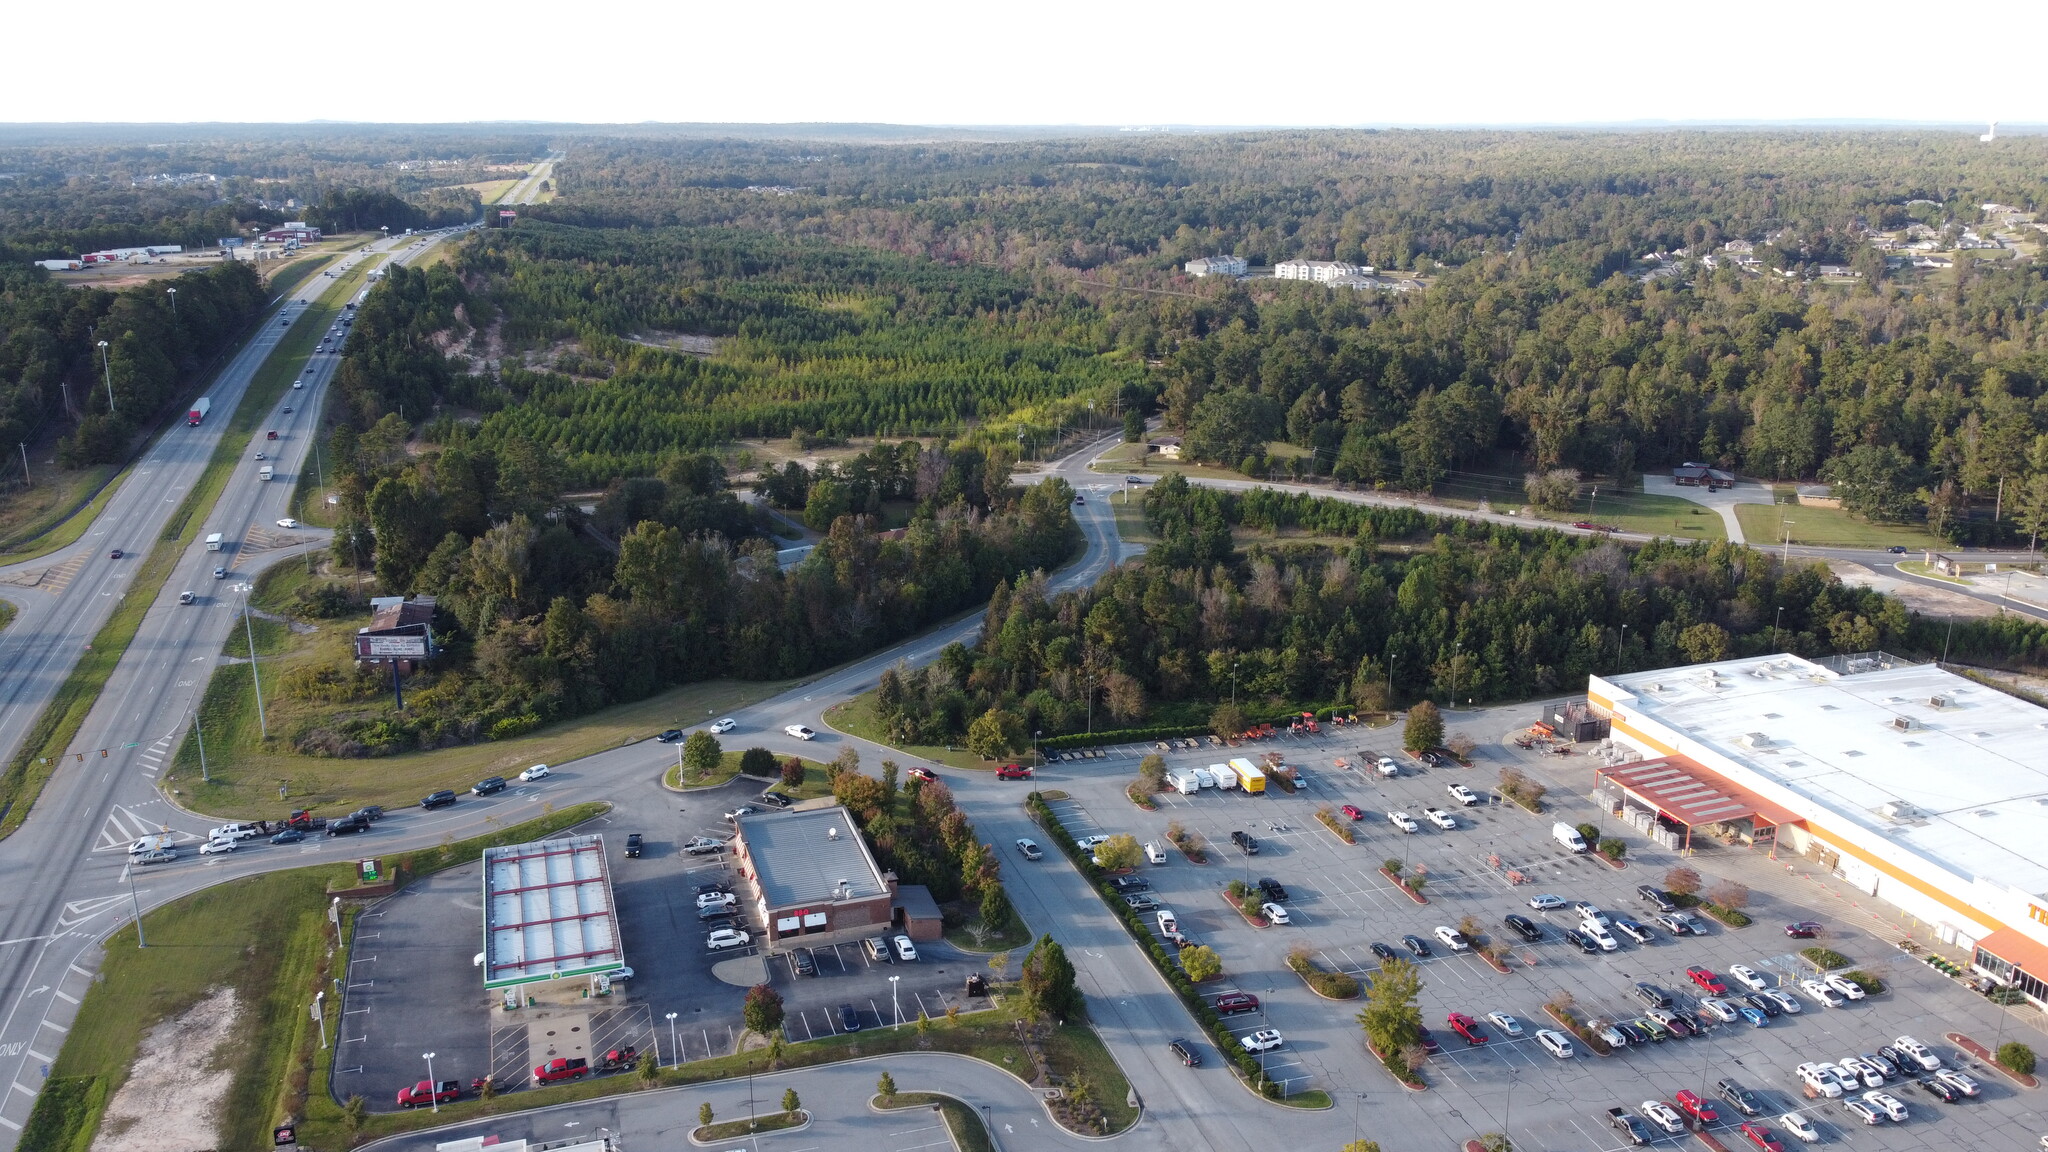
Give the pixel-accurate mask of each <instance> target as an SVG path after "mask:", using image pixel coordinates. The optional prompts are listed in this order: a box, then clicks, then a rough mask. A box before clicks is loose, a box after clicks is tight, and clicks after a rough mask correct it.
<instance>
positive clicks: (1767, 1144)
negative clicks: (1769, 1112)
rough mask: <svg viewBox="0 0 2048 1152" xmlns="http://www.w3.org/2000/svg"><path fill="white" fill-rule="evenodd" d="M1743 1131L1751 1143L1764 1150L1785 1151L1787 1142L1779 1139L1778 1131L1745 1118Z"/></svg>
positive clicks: (1770, 1151) (1772, 1151)
mask: <svg viewBox="0 0 2048 1152" xmlns="http://www.w3.org/2000/svg"><path fill="white" fill-rule="evenodd" d="M1741 1131H1742V1134H1743V1135H1744V1136H1746V1137H1748V1138H1749V1142H1750V1143H1751V1144H1754V1145H1756V1146H1757V1147H1758V1148H1761V1149H1763V1152H1785V1142H1784V1141H1783V1140H1780V1139H1778V1134H1777V1133H1776V1132H1773V1131H1771V1130H1770V1129H1769V1128H1766V1127H1764V1126H1763V1125H1761V1124H1758V1123H1755V1122H1753V1121H1749V1120H1744V1121H1743V1122H1742V1129H1741Z"/></svg>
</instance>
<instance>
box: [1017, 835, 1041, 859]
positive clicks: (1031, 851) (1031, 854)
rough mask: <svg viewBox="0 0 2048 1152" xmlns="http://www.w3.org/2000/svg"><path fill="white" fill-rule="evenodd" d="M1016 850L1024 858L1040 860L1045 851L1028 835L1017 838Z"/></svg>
mask: <svg viewBox="0 0 2048 1152" xmlns="http://www.w3.org/2000/svg"><path fill="white" fill-rule="evenodd" d="M1017 852H1018V854H1019V855H1021V856H1023V857H1024V858H1025V859H1026V860H1040V859H1043V858H1044V857H1045V853H1044V852H1043V851H1041V850H1040V849H1039V847H1038V844H1037V843H1036V842H1035V841H1033V840H1031V839H1029V838H1028V837H1019V838H1018V840H1017Z"/></svg>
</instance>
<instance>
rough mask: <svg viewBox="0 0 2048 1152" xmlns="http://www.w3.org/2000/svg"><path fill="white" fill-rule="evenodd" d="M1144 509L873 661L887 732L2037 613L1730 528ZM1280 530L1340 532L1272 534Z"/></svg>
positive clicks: (1237, 505) (1993, 635) (1044, 723)
mask: <svg viewBox="0 0 2048 1152" xmlns="http://www.w3.org/2000/svg"><path fill="white" fill-rule="evenodd" d="M1145 511H1146V516H1147V518H1148V520H1149V522H1150V523H1151V525H1152V526H1153V528H1154V530H1155V531H1156V532H1157V533H1158V534H1159V536H1160V537H1161V539H1162V541H1163V542H1162V543H1161V544H1160V545H1158V546H1156V547H1154V548H1152V549H1151V550H1150V551H1149V552H1148V554H1147V555H1146V557H1145V558H1144V559H1143V560H1139V561H1133V562H1130V563H1127V564H1124V565H1121V566H1119V567H1118V568H1116V569H1114V570H1113V571H1111V572H1109V573H1107V574H1105V575H1104V576H1103V577H1102V579H1101V580H1099V581H1098V582H1097V583H1096V584H1095V585H1094V586H1093V587H1092V588H1087V589H1080V590H1075V591H1070V592H1063V593H1058V594H1053V593H1051V592H1050V591H1049V590H1048V588H1047V585H1046V583H1045V581H1044V580H1043V579H1042V578H1039V577H1036V576H1031V577H1025V578H1021V579H1019V580H1015V581H1005V582H1003V583H1001V584H999V585H997V587H996V588H995V591H994V593H993V595H992V596H991V597H990V600H989V604H988V608H987V611H986V613H985V617H984V622H983V628H982V636H983V639H982V641H981V643H980V644H979V646H977V647H974V648H968V647H965V646H962V645H952V646H949V647H948V648H947V649H946V650H945V651H943V652H942V653H941V654H940V656H939V658H938V659H937V660H936V661H935V662H934V663H932V664H931V665H929V666H926V667H923V668H915V669H913V668H906V667H899V668H894V669H890V670H888V671H887V672H885V673H884V675H883V677H882V679H881V681H880V684H879V687H878V689H877V693H876V709H877V713H878V715H879V718H880V719H881V721H882V723H883V724H884V725H885V726H886V728H887V730H888V733H889V735H890V738H891V739H893V740H898V741H903V742H909V743H920V744H938V743H959V742H961V741H963V740H968V739H972V738H974V737H976V736H978V735H981V734H982V733H981V732H978V731H977V730H976V725H978V724H979V725H982V726H983V729H985V730H989V731H996V732H1001V733H1003V734H1004V735H1003V738H1002V739H1001V740H1000V741H999V743H1000V744H1002V745H1004V746H1006V747H1007V748H1009V749H1011V750H1017V749H1021V748H1023V747H1026V746H1028V737H1029V734H1030V733H1031V732H1034V731H1035V732H1043V733H1044V734H1045V735H1046V736H1053V735H1057V734H1061V733H1068V732H1078V731H1083V730H1084V726H1088V725H1091V723H1092V726H1093V727H1094V728H1096V729H1102V728H1120V727H1131V726H1136V725H1139V724H1142V723H1147V722H1152V723H1161V722H1164V723H1189V724H1197V725H1199V724H1203V723H1206V722H1207V721H1208V719H1209V717H1210V715H1211V713H1212V711H1214V710H1215V709H1216V708H1218V707H1219V706H1222V705H1226V704H1229V703H1231V702H1232V701H1237V702H1239V703H1240V707H1242V708H1252V707H1256V708H1258V709H1260V710H1271V709H1275V708H1278V709H1282V710H1285V709H1298V708H1308V707H1321V706H1328V705H1335V706H1339V707H1357V708H1361V709H1370V710H1381V709H1386V708H1389V707H1398V706H1400V705H1402V704H1405V703H1407V702H1411V701H1415V700H1421V699H1432V700H1439V701H1449V700H1458V701H1461V702H1462V701H1471V702H1486V701H1492V700H1515V699H1527V698H1532V697H1539V696H1544V695H1548V694H1551V693H1556V692H1560V691H1575V690H1577V689H1578V688H1579V687H1580V686H1582V685H1583V684H1584V683H1585V678H1586V677H1587V675H1588V674H1592V673H1610V672H1615V671H1626V670H1630V669H1636V668H1655V667H1664V666H1670V665H1678V664H1688V663H1696V662H1704V661H1711V660H1721V659H1727V658H1731V657H1738V656H1742V655H1749V654H1764V653H1770V652H1779V651H1788V650H1789V651H1793V652H1798V653H1802V654H1807V655H1830V654H1835V653H1846V652H1861V651H1868V650H1871V649H1877V648H1885V649H1889V650H1892V651H1897V652H1904V653H1911V654H1922V655H1935V654H1939V653H1940V652H1941V651H1942V650H1943V647H1944V645H1952V646H1953V652H1954V654H1955V655H1957V656H1958V657H1960V658H1975V659H1986V660H1988V661H1990V662H1994V663H2001V664H2004V665H2006V666H2009V667H2038V666H2040V665H2041V664H2042V663H2043V662H2044V661H2048V629H2044V628H2042V627H2041V626H2040V625H2038V624H2035V623H2031V622H2022V621H2020V620H2018V619H2017V618H2007V619H2003V620H1999V621H1985V622H1978V623H1973V624H1963V625H1958V626H1957V627H1955V628H1954V629H1953V630H1952V631H1951V630H1950V629H1948V628H1947V627H1946V625H1945V623H1944V622H1940V621H1926V620H1922V619H1920V618H1918V617H1915V616H1912V615H1911V614H1909V613H1908V612H1907V611H1906V610H1905V607H1904V606H1903V605H1902V604H1900V602H1899V601H1897V600H1895V599H1891V598H1889V597H1886V596H1883V595H1881V594H1879V593H1877V592H1873V591H1870V590H1868V589H1861V588H1852V587H1847V586H1845V585H1843V584H1841V583H1840V582H1839V581H1838V580H1836V579H1835V578H1834V577H1832V576H1831V575H1829V574H1828V572H1827V570H1826V569H1825V568H1823V567H1819V566H1813V565H1794V566H1791V567H1789V568H1788V567H1785V566H1783V565H1781V564H1778V563H1776V562H1775V561H1774V560H1773V558H1772V557H1770V556H1768V555H1766V554H1764V553H1760V552H1756V551H1752V550H1750V549H1747V548H1744V547H1742V546H1740V545H1731V544H1726V543H1712V544H1709V543H1693V544H1681V543H1674V542H1671V541H1664V540H1659V541H1652V542H1649V543H1646V544H1641V545H1624V544H1620V543H1616V542H1613V541H1609V540H1601V539H1596V538H1590V537H1580V536H1567V535H1564V534H1562V533H1557V532H1551V531H1533V530H1523V529H1513V528H1505V527H1499V526H1494V525H1489V524H1484V523H1480V522H1475V521H1469V520H1454V519H1447V518H1441V517H1433V516H1426V515H1424V514H1422V513H1420V512H1416V511H1414V510H1412V509H1388V508H1377V507H1370V506H1366V505H1360V504H1351V503H1345V502H1342V501H1336V500H1329V499H1322V498H1314V497H1304V496H1298V495H1289V494H1284V493H1278V492H1273V491H1254V492H1248V493H1243V494H1237V493H1230V492H1222V491H1218V490H1215V489H1210V488H1197V487H1194V486H1192V485H1189V484H1187V483H1186V482H1185V481H1184V480H1182V479H1181V478H1179V477H1170V478H1168V479H1167V480H1165V481H1162V482H1161V483H1160V484H1158V485H1157V486H1155V487H1154V488H1153V489H1152V490H1151V492H1150V493H1148V495H1147V498H1146V506H1145ZM1297 532H1307V533H1313V534H1314V535H1315V536H1316V537H1318V538H1327V537H1330V536H1339V537H1348V538H1349V539H1350V540H1351V543H1350V544H1349V545H1348V546H1336V545H1329V544H1324V543H1308V542H1299V543H1297V542H1291V541H1290V539H1289V536H1290V535H1291V534H1294V533H1297ZM1240 533H1242V534H1245V536H1246V537H1247V538H1246V539H1245V540H1243V542H1241V543H1240V542H1239V540H1238V539H1237V535H1238V534H1240ZM1262 537H1263V538H1262ZM1091 709H1092V712H1091Z"/></svg>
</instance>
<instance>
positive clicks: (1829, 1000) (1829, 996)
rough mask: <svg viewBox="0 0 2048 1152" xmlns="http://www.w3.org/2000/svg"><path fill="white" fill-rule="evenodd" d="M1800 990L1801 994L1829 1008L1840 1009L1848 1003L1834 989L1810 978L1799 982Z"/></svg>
mask: <svg viewBox="0 0 2048 1152" xmlns="http://www.w3.org/2000/svg"><path fill="white" fill-rule="evenodd" d="M1799 990H1800V991H1801V992H1804V993H1806V994H1807V995H1808V996H1811V997H1813V998H1814V999H1815V1000H1818V1001H1820V1002H1821V1003H1822V1004H1823V1005H1825V1006H1827V1007H1829V1008H1840V1007H1841V1006H1842V1005H1843V1004H1845V1003H1847V1001H1845V1000H1843V999H1842V994H1841V993H1839V992H1837V991H1835V990H1834V989H1833V988H1830V987H1828V986H1827V985H1825V984H1823V983H1821V982H1820V981H1818V980H1814V979H1810V978H1809V979H1806V980H1801V981H1800V982H1799Z"/></svg>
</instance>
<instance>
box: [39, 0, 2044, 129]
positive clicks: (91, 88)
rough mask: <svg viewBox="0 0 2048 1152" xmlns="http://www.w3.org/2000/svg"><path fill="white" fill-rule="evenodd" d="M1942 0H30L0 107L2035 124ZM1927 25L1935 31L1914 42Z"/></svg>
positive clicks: (1264, 121) (2015, 65) (2018, 91)
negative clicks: (300, 2) (295, 1)
mask: <svg viewBox="0 0 2048 1152" xmlns="http://www.w3.org/2000/svg"><path fill="white" fill-rule="evenodd" d="M88 10H89V12H90V23H89V25H88V24H86V22H85V17H84V16H83V14H84V13H86V12H87V11H88ZM1941 12H1942V10H1941V9H1940V8H1938V7H1936V8H1928V7H1926V6H1924V5H1915V6H1913V7H1911V8H1908V7H1907V6H1905V5H1904V4H1902V3H1898V2H1896V0H1864V2H1858V3H1814V2H1809V0H1776V2H1770V3H1764V2H1757V0H1728V2H1715V3H1703V2H1701V0H1630V2H1627V3H1612V2H1606V0H1563V2H1561V3H1551V4H1540V3H1529V2H1528V0H1518V2H1515V3H1503V2H1497V0H1475V2H1460V0H1439V2H1436V3H1427V2H1416V0H1404V2H1401V3H1385V2H1383V0H1276V2H1268V3H1242V2H1239V3H1219V2H1217V0H1180V2H1171V3H1169V2H1164V0H1142V2H1119V0H1026V2H1016V0H1012V2H1010V3H993V4H991V3H962V2H960V0H950V2H945V3H940V2H935V0H869V2H867V3H849V2H847V0H834V2H830V3H821V2H818V0H773V2H768V0H722V2H720V3H713V4H706V3H703V2H702V0H682V2H681V3H675V2H666V3H663V2H653V0H649V2H641V3H630V2H625V0H576V2H574V3H560V2H559V0H558V2H555V3H550V4H546V5H541V4H537V3H533V2H532V0H511V2H509V3H503V4H499V5H488V4H486V5H478V4H474V3H462V4H451V3H446V2H445V0H412V2H395V0H354V2H352V3H350V4H348V5H345V6H342V7H339V8H332V9H324V10H323V9H318V8H316V9H305V8H303V7H298V8H294V7H291V6H279V5H276V4H274V3H260V4H259V3H248V2H245V0H187V2H186V3H182V4H173V3H164V2H163V0H147V2H146V3H145V2H138V0H99V2H97V3H94V4H92V5H90V6H89V8H88V6H84V5H80V6H73V5H70V4H52V3H28V4H22V5H19V6H16V7H15V8H14V10H13V11H11V12H10V14H9V15H8V17H7V25H8V31H9V34H10V40H11V41H12V42H13V43H14V44H15V45H16V49H15V51H12V52H10V53H9V54H8V57H9V59H8V63H7V67H6V68H5V69H0V122H23V121H156V122H163V121H170V122H179V121H209V120H214V121H281V122H295V121H306V120H355V121H376V122H400V123H404V122H450V121H475V120H544V121H557V122H570V123H620V122H629V123H637V122H643V121H671V122H676V121H699V122H702V121H714V122H731V121H737V122H749V123H782V122H792V121H831V122H885V123H898V124H945V125H975V124H990V125H992V124H1014V125H1060V124H1087V125H1110V126H1149V125H1169V124H1172V125H1204V126H1254V125H1256V126H1263V125H1351V124H1417V125H1421V124H1450V125H1469V124H1538V123H1551V124H1569V123H1616V122H1633V121H1656V120H1669V121H1682V122H1683V121H1694V122H1697V121H1705V122H1728V121H1773V120H1816V119H1820V120H1834V119H1854V120H1882V121H1907V122H1934V123H1975V122H1978V121H1986V120H1992V119H1997V120H2001V121H2004V122H2007V123H2009V124H2011V123H2036V124H2038V123H2044V122H2048V85H2042V84H2040V83H2038V79H2037V70H2036V68H2035V66H2034V64H2033V60H2032V56H2033V54H2034V52H2035V51H2036V49H2034V48H2033V47H2032V46H2031V45H2030V43H2029V41H2028V40H2027V39H2026V38H2025V37H2024V36H2018V35H2014V34H2012V29H2011V28H2010V27H2008V28H2007V29H2006V30H2005V31H2003V32H2001V31H1999V26H1998V24H1997V23H1996V22H1985V21H1982V20H1977V19H1974V18H1972V19H1953V20H1952V19H1947V18H1944V17H1943V16H1942V14H1941ZM1956 15H1957V16H1958V17H1961V16H1963V13H1962V12H1960V11H1958V12H1957V13H1956ZM1944 27H1945V28H1946V30H1945V31H1944V30H1943V29H1944ZM228 29H233V30H238V31H235V32H228V31H224V30H228ZM1929 37H1932V38H1933V40H1931V41H1930V40H1929V39H1928V38H1929ZM1973 40H1974V41H1980V42H1979V43H1977V44H1975V45H1972V44H1971V43H1970V42H1971V41H1973ZM1926 43H1937V44H1938V45H1939V51H1930V52H1927V53H1926V54H1925V55H1924V58H1922V57H1921V56H1920V49H1919V47H1918V46H1919V45H1922V44H1926ZM2001 57H2004V59H2001ZM1965 61H1967V62H1965Z"/></svg>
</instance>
